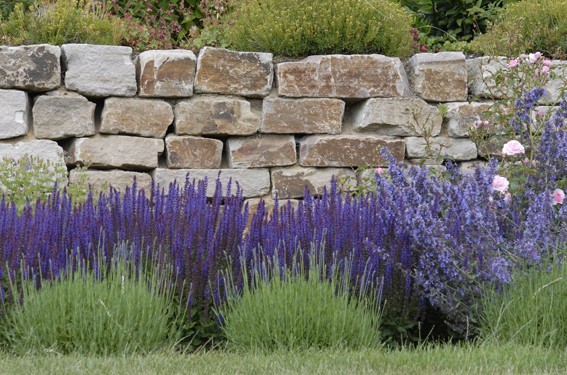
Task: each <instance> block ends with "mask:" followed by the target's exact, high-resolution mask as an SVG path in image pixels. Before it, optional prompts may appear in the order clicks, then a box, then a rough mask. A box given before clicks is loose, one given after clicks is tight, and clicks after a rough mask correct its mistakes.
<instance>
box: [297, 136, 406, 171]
mask: <svg viewBox="0 0 567 375" xmlns="http://www.w3.org/2000/svg"><path fill="white" fill-rule="evenodd" d="M299 147H300V148H299V164H300V165H302V166H305V167H356V166H359V165H361V164H369V165H376V166H379V165H385V164H386V161H385V160H383V159H382V157H381V156H380V154H379V153H378V152H377V148H378V147H387V148H388V149H389V150H390V151H391V152H392V154H393V156H394V157H395V158H396V159H397V160H403V159H404V152H405V146H404V141H403V140H401V139H395V138H388V137H382V136H375V135H336V136H334V135H311V136H307V137H304V138H303V139H301V140H300V141H299Z"/></svg>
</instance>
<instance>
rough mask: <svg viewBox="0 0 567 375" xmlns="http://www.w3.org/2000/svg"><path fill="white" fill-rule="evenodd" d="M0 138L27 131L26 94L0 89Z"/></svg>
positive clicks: (22, 133)
mask: <svg viewBox="0 0 567 375" xmlns="http://www.w3.org/2000/svg"><path fill="white" fill-rule="evenodd" d="M0 103H2V105H1V106H0V139H5V138H13V137H19V136H21V135H25V134H27V132H28V113H29V104H28V94H27V93H26V92H24V91H18V90H1V89H0Z"/></svg>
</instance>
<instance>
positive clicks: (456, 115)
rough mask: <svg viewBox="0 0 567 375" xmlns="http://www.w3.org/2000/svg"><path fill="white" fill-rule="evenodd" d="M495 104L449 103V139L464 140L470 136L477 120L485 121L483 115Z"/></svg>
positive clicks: (447, 123)
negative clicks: (463, 138)
mask: <svg viewBox="0 0 567 375" xmlns="http://www.w3.org/2000/svg"><path fill="white" fill-rule="evenodd" d="M492 104H493V103H488V102H486V103H475V102H473V103H468V102H463V103H448V104H447V114H446V116H445V120H444V121H445V124H446V126H447V132H448V134H449V137H454V138H462V137H468V136H469V129H470V128H471V127H472V126H473V124H474V122H475V121H477V120H484V118H485V117H484V115H483V113H484V112H486V111H488V110H489V109H490V107H491V106H492Z"/></svg>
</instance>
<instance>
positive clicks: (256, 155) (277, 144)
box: [227, 135, 296, 168]
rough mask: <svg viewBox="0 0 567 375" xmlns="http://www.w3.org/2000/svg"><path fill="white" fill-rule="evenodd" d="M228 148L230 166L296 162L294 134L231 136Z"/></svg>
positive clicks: (271, 165) (272, 164)
mask: <svg viewBox="0 0 567 375" xmlns="http://www.w3.org/2000/svg"><path fill="white" fill-rule="evenodd" d="M227 149H228V166H229V167H230V168H262V167H275V166H284V165H292V164H295V162H296V155H295V138H294V137H293V135H260V136H252V137H245V138H229V139H228V143H227Z"/></svg>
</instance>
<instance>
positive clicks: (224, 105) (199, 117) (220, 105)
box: [175, 95, 260, 135]
mask: <svg viewBox="0 0 567 375" xmlns="http://www.w3.org/2000/svg"><path fill="white" fill-rule="evenodd" d="M253 110H254V108H253V107H252V106H251V103H250V102H249V101H247V100H244V99H239V98H234V97H229V96H206V95H205V96H195V97H193V98H191V99H189V100H184V101H182V102H179V103H177V105H176V106H175V133H176V134H178V135H251V134H254V133H256V132H257V131H258V129H260V114H259V113H255V112H256V111H255V110H254V111H253Z"/></svg>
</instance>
